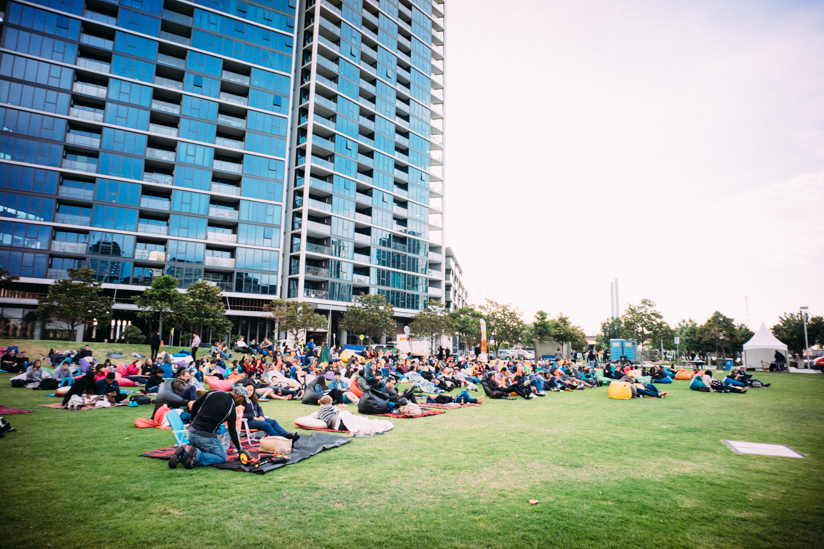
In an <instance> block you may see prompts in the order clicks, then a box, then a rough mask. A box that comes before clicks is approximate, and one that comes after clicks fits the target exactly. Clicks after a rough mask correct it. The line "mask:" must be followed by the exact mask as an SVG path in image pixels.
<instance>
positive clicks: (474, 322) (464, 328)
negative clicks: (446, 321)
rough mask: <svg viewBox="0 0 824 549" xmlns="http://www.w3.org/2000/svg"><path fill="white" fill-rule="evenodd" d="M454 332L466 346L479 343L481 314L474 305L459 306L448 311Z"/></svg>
mask: <svg viewBox="0 0 824 549" xmlns="http://www.w3.org/2000/svg"><path fill="white" fill-rule="evenodd" d="M449 316H450V317H452V324H453V325H454V328H455V333H456V334H458V336H460V338H461V339H462V340H463V341H464V344H466V345H467V346H468V347H474V346H475V345H480V344H481V322H480V320H481V319H482V318H483V314H481V312H480V311H479V310H477V309H475V308H474V307H468V306H465V307H461V308H460V309H458V310H456V311H452V312H451V313H449Z"/></svg>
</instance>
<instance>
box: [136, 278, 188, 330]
mask: <svg viewBox="0 0 824 549" xmlns="http://www.w3.org/2000/svg"><path fill="white" fill-rule="evenodd" d="M177 284H178V282H177V279H176V278H175V277H173V276H160V277H157V278H155V279H154V280H153V281H152V285H151V287H149V288H146V289H145V290H143V293H142V294H140V295H139V296H137V297H136V298H135V300H134V302H135V304H136V305H137V306H138V308H139V310H138V311H137V316H138V317H139V318H141V319H143V320H145V321H146V322H148V323H149V328H150V329H151V323H152V321H154V318H155V314H157V316H158V320H159V328H158V329H159V330H160V335H161V337H163V318H164V317H166V316H168V317H171V319H172V326H175V325H180V323H181V321H182V318H183V317H182V313H183V311H184V308H185V305H186V303H185V301H186V298H185V297H183V294H181V293H180V292H179V291H178V290H177Z"/></svg>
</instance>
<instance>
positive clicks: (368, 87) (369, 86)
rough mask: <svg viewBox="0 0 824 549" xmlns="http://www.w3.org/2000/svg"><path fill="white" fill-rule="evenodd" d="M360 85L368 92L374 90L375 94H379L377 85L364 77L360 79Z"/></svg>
mask: <svg viewBox="0 0 824 549" xmlns="http://www.w3.org/2000/svg"><path fill="white" fill-rule="evenodd" d="M360 87H361V88H363V89H365V90H366V91H368V92H372V93H373V94H376V95H377V93H378V90H377V88H375V86H374V85H373V84H370V83H369V82H367V81H366V80H364V79H363V78H361V80H360Z"/></svg>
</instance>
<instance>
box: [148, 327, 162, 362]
mask: <svg viewBox="0 0 824 549" xmlns="http://www.w3.org/2000/svg"><path fill="white" fill-rule="evenodd" d="M149 345H150V346H151V348H152V362H154V361H155V360H157V353H159V352H160V332H158V331H157V330H155V331H154V332H152V335H151V336H150V337H149Z"/></svg>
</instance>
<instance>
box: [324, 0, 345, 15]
mask: <svg viewBox="0 0 824 549" xmlns="http://www.w3.org/2000/svg"><path fill="white" fill-rule="evenodd" d="M320 5H321V6H323V7H324V8H326V9H328V10H329V11H331V12H332V13H334V14H335V15H337V16H338V17H343V14H342V13H341V12H340V10H339V9H338V8H336V7H335V6H333V5H332V4H331V2H329V0H321V2H320Z"/></svg>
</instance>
